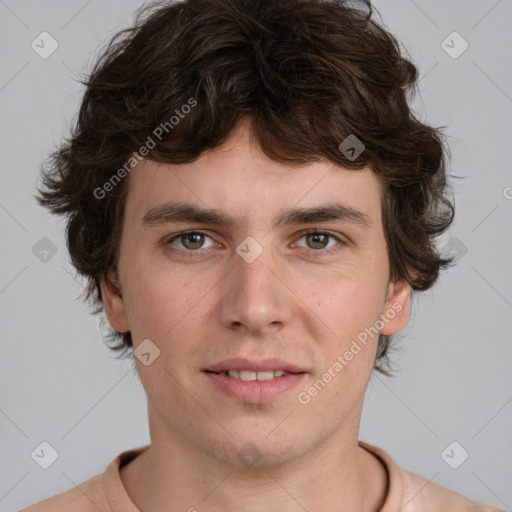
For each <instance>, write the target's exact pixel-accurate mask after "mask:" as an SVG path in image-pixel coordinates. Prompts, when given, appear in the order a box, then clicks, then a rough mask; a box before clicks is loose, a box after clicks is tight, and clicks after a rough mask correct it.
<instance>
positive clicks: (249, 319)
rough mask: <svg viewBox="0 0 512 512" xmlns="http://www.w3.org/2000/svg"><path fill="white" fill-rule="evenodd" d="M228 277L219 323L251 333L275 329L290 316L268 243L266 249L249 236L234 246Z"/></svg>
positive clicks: (287, 300)
mask: <svg viewBox="0 0 512 512" xmlns="http://www.w3.org/2000/svg"><path fill="white" fill-rule="evenodd" d="M233 267H234V268H232V270H231V272H229V274H228V276H226V277H227V286H226V288H225V290H224V291H223V292H224V295H223V298H222V299H221V301H222V306H221V309H220V314H221V321H222V322H223V323H224V324H225V325H226V326H227V327H230V328H233V327H238V328H241V327H242V326H245V328H246V329H247V330H250V331H261V330H267V329H269V328H272V329H275V328H276V326H277V325H279V324H282V323H284V322H286V321H287V320H288V319H289V317H290V307H291V303H290V298H289V297H287V294H286V287H285V285H284V284H283V283H282V282H281V279H283V278H281V279H280V278H279V277H278V276H277V275H276V274H278V273H279V270H278V269H277V265H276V259H275V258H274V255H273V253H272V248H271V245H270V244H267V245H266V246H265V247H263V246H262V245H260V244H259V243H258V242H256V241H255V240H254V239H251V237H248V238H247V239H245V240H244V241H243V242H242V243H240V244H239V246H238V247H237V254H236V255H235V258H234V259H233Z"/></svg>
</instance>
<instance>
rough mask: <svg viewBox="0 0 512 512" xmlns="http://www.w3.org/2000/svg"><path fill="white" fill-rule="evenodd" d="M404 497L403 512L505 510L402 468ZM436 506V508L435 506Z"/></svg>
mask: <svg viewBox="0 0 512 512" xmlns="http://www.w3.org/2000/svg"><path fill="white" fill-rule="evenodd" d="M402 476H403V479H404V498H403V505H402V506H403V508H402V509H401V510H402V512H419V511H423V510H450V512H503V510H502V509H499V508H496V507H492V506H490V505H485V504H483V503H479V502H477V501H474V500H472V499H470V498H467V497H466V496H463V495H462V494H459V493H457V492H455V491H452V490H450V489H447V488H446V487H442V486H440V485H437V484H435V483H434V482H431V481H429V480H427V479H426V478H424V477H422V476H420V475H417V474H416V473H411V472H409V471H405V470H403V469H402ZM434 507H435V508H434Z"/></svg>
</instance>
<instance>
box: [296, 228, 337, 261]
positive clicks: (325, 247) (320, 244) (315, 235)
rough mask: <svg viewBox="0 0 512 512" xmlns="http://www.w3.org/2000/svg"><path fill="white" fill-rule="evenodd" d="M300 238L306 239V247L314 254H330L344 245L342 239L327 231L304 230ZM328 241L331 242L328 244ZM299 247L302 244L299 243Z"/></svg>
mask: <svg viewBox="0 0 512 512" xmlns="http://www.w3.org/2000/svg"><path fill="white" fill-rule="evenodd" d="M301 239H305V240H306V246H305V247H306V249H310V250H311V252H312V253H313V254H314V255H315V256H317V255H318V256H321V255H324V254H330V253H332V252H335V251H338V250H340V249H342V248H343V246H344V245H346V242H345V241H344V240H343V239H341V238H340V237H338V236H336V235H334V234H333V233H330V232H328V231H317V230H313V231H306V232H303V233H302V236H301V237H300V238H299V240H301ZM330 242H333V243H332V244H331V245H330V246H329V243H330ZM300 247H304V245H300ZM315 253H318V254H315Z"/></svg>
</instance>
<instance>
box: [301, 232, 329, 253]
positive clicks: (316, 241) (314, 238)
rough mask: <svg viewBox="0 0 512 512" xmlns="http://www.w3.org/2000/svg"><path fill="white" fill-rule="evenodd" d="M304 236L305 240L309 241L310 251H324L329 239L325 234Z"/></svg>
mask: <svg viewBox="0 0 512 512" xmlns="http://www.w3.org/2000/svg"><path fill="white" fill-rule="evenodd" d="M305 236H306V239H308V240H309V241H310V247H311V248H312V249H325V247H326V246H327V244H328V242H329V238H330V237H331V235H328V234H325V233H308V234H307V235H305ZM331 238H332V237H331Z"/></svg>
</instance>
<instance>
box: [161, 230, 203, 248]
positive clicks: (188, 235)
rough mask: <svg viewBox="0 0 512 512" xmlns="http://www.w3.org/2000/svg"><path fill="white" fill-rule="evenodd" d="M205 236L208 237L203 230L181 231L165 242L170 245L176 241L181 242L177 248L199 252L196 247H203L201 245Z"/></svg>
mask: <svg viewBox="0 0 512 512" xmlns="http://www.w3.org/2000/svg"><path fill="white" fill-rule="evenodd" d="M205 238H210V237H209V236H208V235H207V234H206V233H204V232H203V231H182V232H181V233H178V234H176V235H174V236H172V237H171V238H169V239H168V240H167V242H166V243H165V244H166V245H172V244H173V242H175V241H176V242H179V243H180V244H181V247H178V248H179V249H181V250H182V251H188V252H200V251H198V250H197V249H205V247H204V246H203V244H204V240H205ZM210 240H211V238H210ZM210 247H211V246H210Z"/></svg>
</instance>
